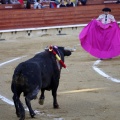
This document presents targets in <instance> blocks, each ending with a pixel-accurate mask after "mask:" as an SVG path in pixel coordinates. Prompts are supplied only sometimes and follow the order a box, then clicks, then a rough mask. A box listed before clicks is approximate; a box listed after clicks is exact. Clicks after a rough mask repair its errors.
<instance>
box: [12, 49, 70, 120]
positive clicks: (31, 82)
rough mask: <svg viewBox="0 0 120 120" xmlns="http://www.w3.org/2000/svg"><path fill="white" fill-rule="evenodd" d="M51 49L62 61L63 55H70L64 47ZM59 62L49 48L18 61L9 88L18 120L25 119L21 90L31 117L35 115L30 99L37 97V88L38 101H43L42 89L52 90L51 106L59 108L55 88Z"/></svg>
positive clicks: (59, 69)
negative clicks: (27, 58)
mask: <svg viewBox="0 0 120 120" xmlns="http://www.w3.org/2000/svg"><path fill="white" fill-rule="evenodd" d="M53 50H54V51H56V53H57V54H58V55H59V56H60V58H61V60H62V61H64V56H70V55H71V51H70V50H65V48H64V47H53ZM61 68H62V66H61V64H59V62H58V61H57V60H56V57H55V55H54V54H53V53H52V52H50V51H49V49H47V50H45V51H43V52H41V53H39V54H37V55H35V56H34V57H33V58H31V59H29V60H27V61H25V62H22V63H20V64H19V65H18V66H17V67H16V69H15V71H14V74H13V79H12V84H11V89H12V92H13V101H14V104H15V108H16V114H17V116H18V117H20V120H24V119H25V110H24V107H23V105H22V103H21V101H20V94H21V93H22V92H23V94H24V96H25V102H26V105H27V107H28V109H29V112H30V115H31V117H34V116H35V113H34V111H33V110H32V107H31V103H30V101H31V100H33V99H35V98H36V97H37V94H38V92H39V90H41V96H40V98H39V103H40V104H42V102H43V101H44V98H45V96H44V91H45V90H52V96H53V107H54V108H59V105H58V103H57V88H58V85H59V79H60V73H61Z"/></svg>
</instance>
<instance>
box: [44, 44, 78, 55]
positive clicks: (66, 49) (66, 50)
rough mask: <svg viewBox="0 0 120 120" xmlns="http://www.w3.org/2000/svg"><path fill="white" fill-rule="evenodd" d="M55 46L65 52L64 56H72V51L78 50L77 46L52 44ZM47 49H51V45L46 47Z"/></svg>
mask: <svg viewBox="0 0 120 120" xmlns="http://www.w3.org/2000/svg"><path fill="white" fill-rule="evenodd" d="M52 47H53V48H55V49H59V50H61V51H62V52H63V54H64V56H70V55H71V52H75V51H76V48H75V47H73V48H70V47H60V46H52ZM45 50H49V47H48V46H47V47H46V48H45Z"/></svg>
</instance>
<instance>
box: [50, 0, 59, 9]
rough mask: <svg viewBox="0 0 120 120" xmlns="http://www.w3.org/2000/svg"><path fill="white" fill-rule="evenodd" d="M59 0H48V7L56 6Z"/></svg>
mask: <svg viewBox="0 0 120 120" xmlns="http://www.w3.org/2000/svg"><path fill="white" fill-rule="evenodd" d="M59 4H60V2H59V1H58V0H50V8H57V5H59Z"/></svg>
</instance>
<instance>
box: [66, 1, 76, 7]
mask: <svg viewBox="0 0 120 120" xmlns="http://www.w3.org/2000/svg"><path fill="white" fill-rule="evenodd" d="M66 2H67V4H66V7H75V3H73V2H71V0H66Z"/></svg>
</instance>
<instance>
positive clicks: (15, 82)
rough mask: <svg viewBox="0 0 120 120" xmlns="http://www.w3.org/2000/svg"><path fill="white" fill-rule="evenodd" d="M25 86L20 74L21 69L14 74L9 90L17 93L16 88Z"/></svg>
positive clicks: (23, 78)
mask: <svg viewBox="0 0 120 120" xmlns="http://www.w3.org/2000/svg"><path fill="white" fill-rule="evenodd" d="M24 85H25V77H24V76H23V74H22V69H19V70H17V71H15V72H14V75H13V78H12V84H11V90H12V92H13V93H15V92H16V91H17V88H16V87H17V86H19V87H22V86H24Z"/></svg>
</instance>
